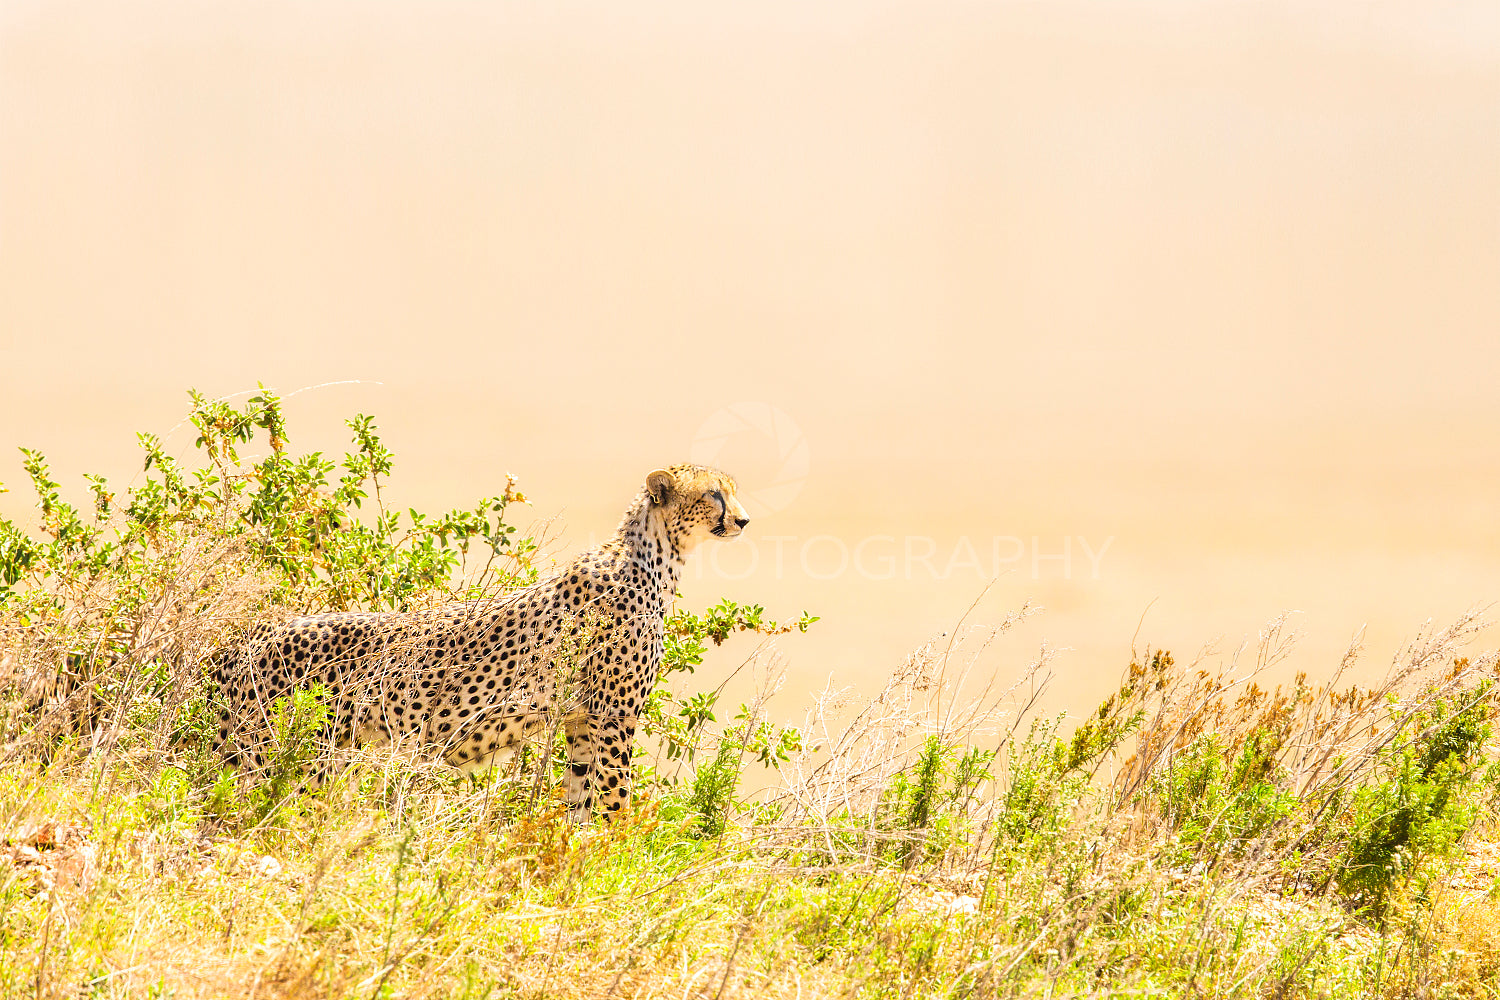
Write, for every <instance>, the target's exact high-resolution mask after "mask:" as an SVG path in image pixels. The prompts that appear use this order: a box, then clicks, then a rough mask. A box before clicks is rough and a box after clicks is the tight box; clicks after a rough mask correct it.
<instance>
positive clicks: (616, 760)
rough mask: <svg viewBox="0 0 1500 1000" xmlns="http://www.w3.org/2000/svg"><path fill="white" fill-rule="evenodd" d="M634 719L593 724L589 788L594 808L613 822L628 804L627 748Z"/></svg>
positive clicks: (623, 717) (609, 717)
mask: <svg viewBox="0 0 1500 1000" xmlns="http://www.w3.org/2000/svg"><path fill="white" fill-rule="evenodd" d="M635 720H636V717H635V716H634V715H606V716H601V717H598V718H596V719H595V720H594V770H593V774H592V775H591V778H592V779H593V780H592V781H591V782H590V784H591V785H592V786H593V798H594V803H595V805H596V806H597V807H598V808H599V809H600V811H601V812H603V814H604V818H605V819H613V818H614V815H615V813H617V812H619V811H620V807H621V806H623V805H625V804H626V803H627V802H629V801H630V785H631V778H632V774H631V770H630V747H631V744H632V743H633V742H634V741H635Z"/></svg>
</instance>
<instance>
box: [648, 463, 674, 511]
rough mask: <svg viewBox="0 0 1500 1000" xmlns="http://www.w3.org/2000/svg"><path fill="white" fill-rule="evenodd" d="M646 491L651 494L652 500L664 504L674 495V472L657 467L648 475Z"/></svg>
mask: <svg viewBox="0 0 1500 1000" xmlns="http://www.w3.org/2000/svg"><path fill="white" fill-rule="evenodd" d="M646 492H647V493H649V494H651V502H652V503H655V504H663V503H666V502H667V497H669V496H671V495H672V474H671V473H670V472H668V471H667V470H666V469H657V470H656V471H655V472H652V473H651V474H650V475H648V476H647V477H646Z"/></svg>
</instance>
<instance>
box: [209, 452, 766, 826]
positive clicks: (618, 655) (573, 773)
mask: <svg viewBox="0 0 1500 1000" xmlns="http://www.w3.org/2000/svg"><path fill="white" fill-rule="evenodd" d="M749 523H750V522H749V519H748V518H747V517H746V515H745V509H744V507H742V506H741V505H740V502H739V500H738V499H737V498H736V496H735V483H734V480H733V479H731V478H730V477H729V476H727V475H725V474H724V473H722V472H719V471H717V470H715V469H710V468H706V467H704V466H700V465H676V466H673V467H672V468H670V469H657V470H655V471H653V472H652V473H650V474H649V475H648V476H647V477H646V483H645V487H644V489H642V490H641V492H640V493H639V494H638V495H637V496H636V498H635V500H634V502H633V503H632V504H631V505H630V508H629V509H628V510H627V511H626V512H625V516H624V517H623V518H622V519H621V521H620V525H619V527H618V528H617V529H616V531H615V533H614V535H613V536H612V537H611V538H610V539H609V540H607V541H605V542H604V543H603V544H602V545H599V546H598V547H597V548H594V549H592V550H590V551H587V552H585V553H583V554H582V555H580V556H578V557H577V558H575V559H574V560H573V561H572V562H570V563H568V564H567V565H566V566H564V567H563V568H562V569H561V570H560V571H558V572H556V573H554V574H553V575H551V576H549V577H547V578H545V579H543V580H541V581H539V582H537V583H535V584H533V585H531V586H529V587H525V588H523V589H520V590H517V591H514V592H512V593H509V594H506V595H504V596H501V597H495V598H487V599H481V600H473V601H464V602H458V603H454V604H449V605H445V606H443V607H440V608H437V609H432V610H425V611H415V612H338V613H331V614H319V615H310V616H304V617H300V618H293V619H291V620H290V621H287V622H286V623H284V624H280V625H275V626H262V627H261V628H259V629H257V630H256V631H255V632H253V633H252V635H251V636H250V638H249V640H248V642H247V643H246V645H245V646H244V648H243V649H242V650H240V651H239V652H238V654H237V655H235V656H233V657H230V658H227V659H226V660H224V661H222V662H221V665H220V667H219V668H218V671H217V674H218V676H217V681H218V685H219V691H220V692H221V701H222V703H223V708H222V711H221V713H220V716H219V732H218V737H219V739H218V743H219V746H220V752H221V754H222V755H223V756H224V757H225V758H226V759H228V760H231V761H236V760H238V761H243V762H247V763H250V764H253V765H254V766H255V767H257V768H259V767H263V766H264V764H265V760H266V758H265V744H264V739H265V734H266V733H267V732H268V731H269V708H270V706H271V705H272V704H273V703H274V702H275V701H276V700H277V699H278V698H282V697H285V696H287V695H289V694H291V693H292V692H294V691H296V690H299V689H304V688H307V687H310V686H312V685H314V684H320V685H322V687H323V690H324V697H325V704H326V705H327V707H328V709H329V726H330V729H329V732H328V733H327V734H326V736H327V737H328V739H329V741H330V742H331V743H332V744H334V745H338V746H347V745H349V744H351V743H355V742H362V743H368V742H383V741H398V742H399V741H406V740H411V741H415V743H416V745H417V746H418V748H419V751H420V752H421V753H422V754H423V755H424V756H430V757H431V758H433V759H439V760H442V761H445V762H446V763H447V764H449V765H451V766H452V767H455V768H457V769H459V770H460V771H464V772H470V773H472V772H477V771H481V770H484V769H487V768H489V767H491V766H492V765H493V764H494V762H495V760H496V759H497V758H498V757H499V756H500V755H501V754H504V753H508V752H510V751H512V750H513V749H514V748H515V747H516V746H517V745H518V744H519V743H520V741H521V740H523V739H524V738H525V737H526V736H527V734H528V733H531V732H534V731H536V730H537V729H539V728H541V727H542V726H543V725H544V724H545V720H546V716H547V714H548V713H549V712H553V711H556V712H557V714H558V715H559V716H561V719H562V724H563V730H564V733H565V735H566V738H567V750H568V771H567V775H566V781H565V798H566V802H567V805H568V808H569V815H570V816H571V817H572V818H573V819H574V820H575V821H583V820H587V819H588V818H589V817H590V816H592V814H593V812H594V811H595V810H596V809H597V810H599V811H601V812H602V813H603V814H604V815H605V816H606V817H609V816H612V815H613V814H614V813H615V812H616V811H617V810H618V809H619V808H620V807H621V806H622V805H623V804H624V803H625V802H627V801H628V800H629V797H630V780H631V769H630V754H631V744H632V742H633V740H634V737H635V727H636V719H637V717H638V715H639V713H640V711H641V708H642V706H643V705H644V703H645V700H646V697H647V695H648V694H650V692H651V689H652V687H653V685H655V683H656V677H657V672H658V670H659V669H660V667H661V660H662V649H663V640H664V636H665V617H666V614H667V611H668V610H669V606H670V604H671V602H672V599H673V597H674V595H675V594H676V591H677V584H678V580H679V578H680V576H681V573H682V567H683V560H684V558H685V557H686V555H687V554H688V552H690V551H691V550H692V549H693V548H694V547H696V546H697V545H698V544H700V543H701V542H703V541H705V540H706V539H707V538H709V537H710V536H715V537H718V538H721V539H727V538H733V537H735V536H737V535H739V534H740V533H742V532H743V531H744V529H745V526H746V525H747V524H749ZM570 644H571V646H572V647H576V648H572V649H571V651H570ZM560 663H571V664H572V667H571V670H570V671H568V673H570V675H571V679H570V680H569V681H567V682H566V683H567V688H568V690H559V678H558V674H559V672H560V670H559V664H560ZM325 760H326V758H325Z"/></svg>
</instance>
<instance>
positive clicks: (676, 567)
mask: <svg viewBox="0 0 1500 1000" xmlns="http://www.w3.org/2000/svg"><path fill="white" fill-rule="evenodd" d="M611 545H612V546H614V547H616V548H617V549H618V550H619V552H620V554H621V555H623V556H624V557H625V558H626V559H628V560H629V561H630V562H632V563H635V564H636V565H638V566H640V567H641V569H643V570H644V571H645V573H646V576H647V578H648V579H651V580H653V581H654V582H655V583H656V584H657V585H658V586H659V588H660V589H659V592H658V596H660V597H661V598H662V600H663V601H665V602H666V603H671V600H672V598H673V596H675V595H676V593H677V584H678V581H680V580H681V579H682V566H683V561H684V560H685V558H686V556H687V551H686V548H685V547H684V545H683V544H682V539H680V538H678V537H677V536H676V534H675V533H674V532H673V531H672V530H671V528H670V527H669V526H668V524H667V521H666V518H665V517H664V516H663V514H662V511H661V508H659V507H656V506H654V505H653V504H651V503H650V502H649V501H648V500H647V499H646V498H645V495H644V494H642V496H641V498H639V499H638V500H637V501H636V503H635V504H634V505H633V506H632V507H631V509H630V510H629V511H627V512H626V514H625V517H624V518H623V519H622V520H621V521H620V526H619V528H618V529H616V531H615V537H614V539H613V540H612V542H611Z"/></svg>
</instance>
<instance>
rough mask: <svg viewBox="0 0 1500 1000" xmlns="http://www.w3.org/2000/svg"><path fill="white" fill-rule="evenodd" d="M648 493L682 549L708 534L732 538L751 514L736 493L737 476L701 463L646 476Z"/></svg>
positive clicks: (748, 521) (693, 544)
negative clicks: (746, 510)
mask: <svg viewBox="0 0 1500 1000" xmlns="http://www.w3.org/2000/svg"><path fill="white" fill-rule="evenodd" d="M646 494H647V496H648V498H649V502H650V505H651V508H652V510H653V512H659V513H660V515H661V516H662V517H663V518H664V519H665V520H666V524H667V528H668V530H670V531H671V532H672V533H673V535H675V536H676V538H677V540H678V544H679V545H680V546H681V547H682V548H683V550H688V549H691V548H693V547H694V546H695V545H697V544H698V543H700V542H703V541H706V540H707V539H708V538H709V536H711V535H712V536H715V537H718V538H733V537H735V536H736V535H738V534H740V533H741V532H743V531H744V530H745V525H747V524H749V523H750V518H749V517H747V516H746V514H745V508H744V507H742V506H740V501H739V499H738V498H737V497H736V496H735V485H734V480H733V479H731V478H730V477H729V476H726V475H725V474H724V473H722V472H720V471H719V470H717V469H710V468H708V467H707V466H702V465H674V466H672V467H671V468H670V469H657V470H656V471H655V472H652V473H651V474H650V475H648V476H647V477H646Z"/></svg>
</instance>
